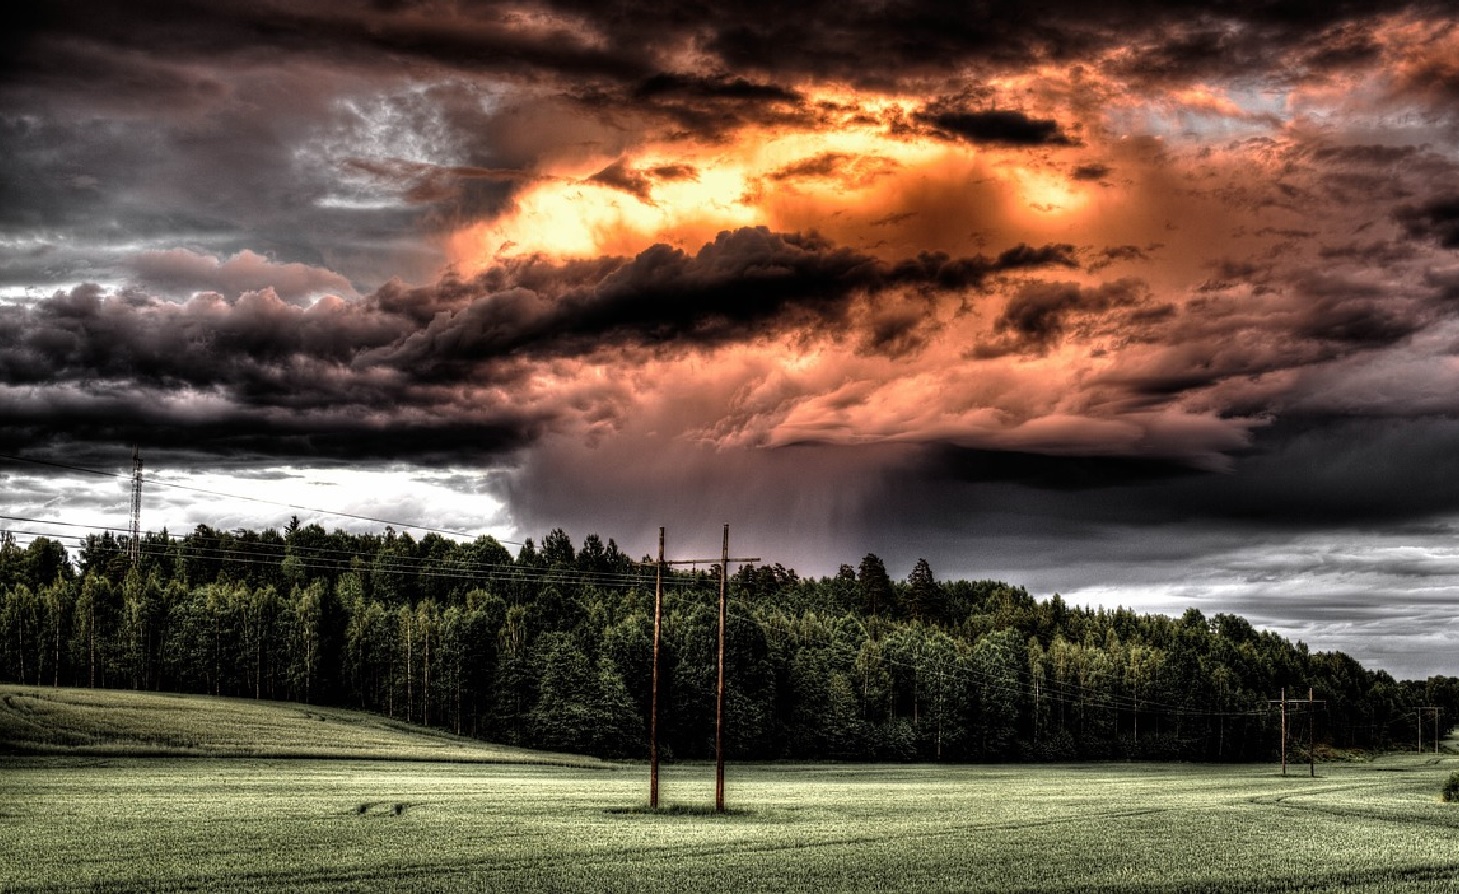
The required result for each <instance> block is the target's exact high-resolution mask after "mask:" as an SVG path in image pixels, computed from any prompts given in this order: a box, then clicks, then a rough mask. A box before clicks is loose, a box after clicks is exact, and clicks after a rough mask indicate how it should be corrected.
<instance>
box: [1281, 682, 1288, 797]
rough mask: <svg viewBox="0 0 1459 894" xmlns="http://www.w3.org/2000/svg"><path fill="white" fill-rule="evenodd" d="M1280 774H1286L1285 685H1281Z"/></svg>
mask: <svg viewBox="0 0 1459 894" xmlns="http://www.w3.org/2000/svg"><path fill="white" fill-rule="evenodd" d="M1282 775H1283V776H1286V775H1287V687H1285V686H1283V687H1282Z"/></svg>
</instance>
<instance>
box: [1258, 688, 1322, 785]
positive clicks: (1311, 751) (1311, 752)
mask: <svg viewBox="0 0 1459 894" xmlns="http://www.w3.org/2000/svg"><path fill="white" fill-rule="evenodd" d="M1313 695H1314V693H1313V691H1312V689H1311V688H1310V687H1309V688H1308V689H1307V698H1305V699H1300V698H1287V688H1286V687H1285V686H1283V687H1282V697H1281V698H1280V699H1275V698H1274V699H1271V700H1270V701H1269V702H1268V704H1273V705H1280V706H1281V708H1282V747H1281V752H1282V775H1283V776H1286V775H1287V706H1288V705H1306V706H1307V773H1308V775H1310V776H1312V777H1314V778H1316V776H1317V749H1316V748H1315V747H1314V746H1315V745H1316V742H1315V740H1314V732H1313V726H1314V724H1315V722H1316V717H1314V716H1313V715H1315V714H1316V713H1317V710H1316V706H1317V705H1325V704H1327V702H1326V700H1324V699H1320V698H1313Z"/></svg>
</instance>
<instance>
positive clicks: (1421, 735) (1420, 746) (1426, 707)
mask: <svg viewBox="0 0 1459 894" xmlns="http://www.w3.org/2000/svg"><path fill="white" fill-rule="evenodd" d="M1416 710H1417V711H1418V753H1419V754H1423V753H1424V712H1425V711H1433V712H1434V754H1438V753H1439V708H1438V706H1437V705H1420V706H1419V707H1418V708H1417V709H1416Z"/></svg>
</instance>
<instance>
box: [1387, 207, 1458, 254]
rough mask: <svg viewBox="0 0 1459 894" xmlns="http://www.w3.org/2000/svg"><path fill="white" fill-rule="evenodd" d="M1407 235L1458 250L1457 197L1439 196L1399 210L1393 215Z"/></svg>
mask: <svg viewBox="0 0 1459 894" xmlns="http://www.w3.org/2000/svg"><path fill="white" fill-rule="evenodd" d="M1394 216H1395V217H1396V218H1397V219H1398V222H1399V223H1401V224H1402V225H1403V227H1404V229H1405V230H1406V231H1407V232H1408V235H1410V236H1412V237H1413V238H1415V239H1426V240H1433V241H1434V242H1437V243H1438V244H1439V245H1440V246H1441V247H1442V248H1459V195H1453V196H1441V197H1438V198H1434V199H1430V200H1428V201H1425V202H1420V203H1417V204H1414V205H1408V206H1405V207H1403V208H1400V209H1399V210H1398V211H1397V212H1395V215H1394Z"/></svg>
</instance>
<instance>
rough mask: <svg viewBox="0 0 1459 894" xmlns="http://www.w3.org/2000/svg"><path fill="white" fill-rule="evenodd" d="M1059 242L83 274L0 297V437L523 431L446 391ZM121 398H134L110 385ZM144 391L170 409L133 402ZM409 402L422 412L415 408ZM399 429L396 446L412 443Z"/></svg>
mask: <svg viewBox="0 0 1459 894" xmlns="http://www.w3.org/2000/svg"><path fill="white" fill-rule="evenodd" d="M1071 254H1072V249H1071V248H1070V247H1068V246H1045V247H1042V248H1030V247H1027V246H1017V247H1015V248H1012V249H1009V250H1007V251H1005V252H1003V253H1002V254H1000V255H998V256H997V257H995V258H986V257H982V256H976V257H972V258H956V259H954V258H950V257H947V256H945V255H931V254H929V255H923V256H921V257H919V258H916V259H910V260H907V261H904V262H900V263H894V264H887V263H885V262H882V261H879V260H877V259H875V258H873V257H871V256H869V255H865V254H861V253H859V252H856V251H854V250H851V249H849V248H845V247H838V246H835V245H832V244H830V243H828V242H826V241H825V240H823V239H820V238H819V237H815V236H800V235H794V234H775V233H771V232H769V231H767V230H764V229H743V230H738V231H735V232H726V233H722V234H721V235H720V237H719V238H718V239H716V240H715V241H714V242H713V243H710V244H708V245H706V246H704V247H703V248H702V249H701V250H700V251H699V252H697V253H695V254H689V253H686V252H684V251H682V250H679V249H674V248H670V247H669V246H665V245H659V246H655V247H653V248H651V249H649V250H647V251H644V252H642V253H641V254H639V255H638V256H636V257H634V258H632V259H628V260H624V259H611V258H610V259H598V260H594V261H578V262H570V263H565V264H553V263H549V262H544V261H539V260H535V259H532V260H526V261H521V262H512V263H509V264H505V265H501V266H499V267H496V268H493V269H491V270H488V271H487V272H485V273H483V274H481V275H480V276H477V277H474V278H471V279H468V280H463V279H461V278H458V277H446V278H445V279H443V280H441V281H440V282H439V283H437V284H435V285H434V286H430V287H422V288H410V287H408V286H405V285H403V284H400V283H391V284H388V285H387V286H385V287H383V288H381V289H380V290H378V291H377V292H375V293H374V294H372V295H370V296H368V297H367V298H366V299H364V300H360V301H343V300H340V299H338V298H332V299H326V300H322V301H320V302H318V303H316V304H313V305H312V306H309V307H300V306H294V305H291V304H289V303H287V302H285V301H284V300H282V299H281V298H280V296H279V295H278V294H277V293H276V292H275V291H274V289H273V288H266V289H262V290H259V291H249V292H244V293H243V294H242V295H240V296H239V297H237V298H236V299H228V298H225V297H224V296H223V295H220V294H217V293H213V292H204V293H201V294H199V295H197V296H195V297H193V298H192V299H190V300H188V301H186V302H184V303H174V302H168V301H159V300H157V299H155V298H152V297H150V296H148V295H146V294H144V293H142V292H138V291H124V292H121V293H117V294H107V293H106V292H105V291H104V290H102V289H101V288H99V287H96V286H85V287H80V288H77V289H75V290H72V291H71V292H69V293H59V294H57V295H55V296H53V297H52V298H50V299H47V300H44V301H40V302H37V303H34V304H30V305H0V387H4V388H11V389H32V390H31V391H29V392H25V391H23V390H11V391H9V392H8V397H7V398H6V402H7V404H8V410H9V412H8V414H7V417H6V419H7V423H6V426H5V431H6V432H7V435H8V436H9V437H12V438H20V439H23V440H28V441H35V442H39V441H43V440H44V439H45V438H47V437H50V436H54V435H56V434H58V433H60V432H67V433H69V436H70V437H72V438H79V439H83V440H84V439H86V438H89V437H93V436H95V437H109V436H111V435H114V434H116V429H117V427H118V425H120V424H121V423H123V422H125V421H126V420H128V419H131V420H132V423H130V424H131V425H133V427H135V426H136V425H144V426H145V425H153V424H159V425H160V422H159V420H161V419H163V418H165V419H168V420H169V422H168V425H170V426H172V427H174V428H177V429H180V430H187V431H193V432H194V434H195V435H196V436H197V437H199V438H204V437H212V438H218V439H219V440H220V449H221V448H224V447H227V448H228V449H233V448H232V447H231V446H230V445H232V444H233V443H234V442H235V441H236V440H237V439H238V438H239V437H241V435H239V434H236V433H234V434H229V433H228V432H229V431H231V429H233V428H236V429H238V430H239V431H240V432H241V431H242V430H243V429H245V428H246V427H247V426H248V425H257V426H258V428H259V432H260V434H259V435H258V436H257V437H256V438H254V439H253V440H250V441H249V442H248V445H247V448H248V449H254V447H255V445H257V448H258V449H263V446H262V445H263V444H264V443H265V442H266V441H267V438H268V437H269V436H270V435H276V436H278V444H279V450H280V451H281V455H292V454H291V451H295V450H300V449H304V448H301V447H298V446H297V443H298V438H299V437H302V436H303V435H302V433H303V432H304V431H305V430H306V429H307V427H308V425H309V424H312V422H311V420H314V421H317V422H318V424H319V426H320V432H321V434H320V436H319V438H318V439H317V440H315V441H311V442H309V448H308V449H309V450H318V449H323V448H321V447H320V446H319V445H320V444H322V443H328V444H334V445H337V446H339V448H340V449H344V446H345V445H347V442H348V439H347V438H346V437H345V435H344V433H345V432H348V431H349V430H351V429H354V428H357V429H359V431H360V432H361V437H362V439H363V440H362V442H361V443H362V444H364V443H367V442H371V441H370V436H373V434H375V433H378V432H380V431H385V430H390V431H400V430H408V431H411V432H430V431H434V430H436V429H437V428H440V429H442V430H444V431H447V432H451V431H455V430H457V429H458V428H461V429H464V428H468V427H469V426H470V425H473V424H478V425H482V426H484V428H485V429H486V430H512V429H513V427H514V426H520V430H519V432H518V440H527V439H529V438H530V434H529V433H530V432H531V431H533V430H536V428H537V427H538V426H539V425H540V423H541V421H542V419H543V418H546V417H548V416H551V415H552V414H553V413H555V412H563V413H566V412H569V411H568V410H567V409H562V408H559V409H558V410H553V409H551V408H549V407H546V406H537V407H532V406H526V405H515V404H510V405H508V404H503V405H496V404H492V403H490V402H486V403H482V402H481V401H480V400H479V399H478V398H475V397H473V396H472V394H471V393H469V392H468V391H465V390H463V389H467V388H469V387H471V386H483V385H490V386H493V387H495V386H503V385H510V384H512V383H514V382H516V381H518V380H519V379H520V378H521V377H522V376H524V375H526V374H527V373H526V371H524V369H523V368H522V367H521V364H523V363H525V362H527V361H529V360H531V359H533V358H537V359H553V358H576V357H583V356H587V355H592V354H594V353H596V352H600V351H602V350H604V349H605V348H607V347H613V346H616V347H618V348H622V349H628V350H640V349H649V350H655V351H659V350H674V351H689V350H696V349H698V348H701V347H704V346H711V345H716V344H722V343H725V342H729V341H734V340H750V339H754V338H758V337H761V336H763V335H764V334H766V333H768V332H776V331H779V330H782V329H792V328H796V329H798V328H800V327H806V326H810V327H834V326H836V325H838V324H840V323H842V322H844V320H845V317H846V314H847V311H848V308H849V307H850V305H851V304H852V302H854V301H856V300H858V299H859V298H862V297H865V296H869V295H876V294H879V293H882V292H885V291H887V290H891V289H899V288H912V289H933V290H948V291H952V292H959V291H960V290H964V289H970V288H977V287H979V286H981V285H982V284H983V283H984V282H986V281H987V280H988V279H989V278H990V277H993V276H996V275H998V274H999V273H1001V272H1004V271H1012V270H1024V269H1031V268H1035V267H1039V266H1044V265H1049V264H1065V265H1067V264H1070V263H1072V260H1071V257H1070V255H1071ZM147 261H148V263H147V264H144V265H143V269H145V270H146V272H147V274H148V275H149V276H150V277H151V279H152V280H154V281H158V280H167V281H169V282H174V283H178V282H183V281H184V280H185V281H186V284H196V282H198V281H199V278H200V277H201V278H209V277H211V278H214V279H219V278H223V279H226V278H228V277H229V276H232V277H234V278H235V279H238V278H241V279H248V278H249V277H253V276H259V275H264V276H269V275H271V276H273V277H274V278H275V279H277V280H285V279H289V278H290V277H292V278H293V279H294V280H295V281H296V282H297V284H298V287H299V288H300V289H305V288H312V287H313V286H316V285H318V284H319V283H320V282H321V281H323V282H326V283H327V282H329V281H330V280H329V278H328V277H323V279H322V280H321V278H320V277H321V274H320V273H319V272H318V271H314V270H311V269H308V268H298V267H288V266H282V267H278V266H275V267H272V268H270V266H269V265H268V264H266V263H264V262H263V259H260V258H257V257H243V258H235V259H233V260H232V261H229V262H223V263H218V262H216V261H215V260H212V259H208V258H202V257H199V256H195V255H191V254H187V253H183V254H173V255H166V256H161V257H151V258H149V259H147ZM235 262H238V268H237V269H236V270H231V271H230V270H228V269H227V268H228V265H229V264H232V263H235ZM148 264H150V266H148ZM903 328H904V329H905V328H906V327H903ZM906 338H907V332H906V331H902V332H900V333H899V334H889V335H888V336H887V338H886V340H885V341H886V347H887V349H890V348H891V347H893V346H896V347H897V348H898V350H905V349H906ZM133 391H135V392H136V394H137V395H138V396H134V397H125V398H124V397H118V395H126V394H132V392H133ZM27 395H28V396H27ZM168 396H171V397H168ZM143 397H147V399H149V400H153V401H155V400H157V399H158V398H163V397H167V398H168V400H169V401H172V402H171V403H166V404H165V407H163V408H154V409H152V410H150V411H149V412H147V413H141V414H139V413H137V412H135V404H136V402H137V401H139V400H142V399H143ZM421 414H425V416H426V418H427V419H429V420H430V421H429V422H427V423H425V424H419V423H417V422H416V421H414V420H415V419H416V418H417V417H419V416H420V415H421ZM164 427H165V426H164ZM295 429H297V430H298V431H297V432H295ZM332 433H334V434H332ZM336 435H337V436H336ZM381 437H384V435H381ZM145 440H146V441H147V442H148V443H154V442H155V441H156V438H155V437H149V438H147V439H145ZM415 440H416V439H415V438H414V435H411V436H410V438H409V440H408V442H406V443H403V444H402V445H401V447H400V449H401V451H402V452H410V451H411V450H412V449H414V448H413V447H412V446H411V444H412V443H415ZM371 443H373V442H371ZM420 443H425V442H424V441H421V442H420ZM500 443H516V441H513V439H511V438H508V437H505V436H500V435H499V436H493V437H491V438H484V439H483V449H484V450H488V451H490V450H491V449H495V447H494V446H493V445H498V444H500ZM239 449H242V448H239ZM310 455H312V454H310Z"/></svg>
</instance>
